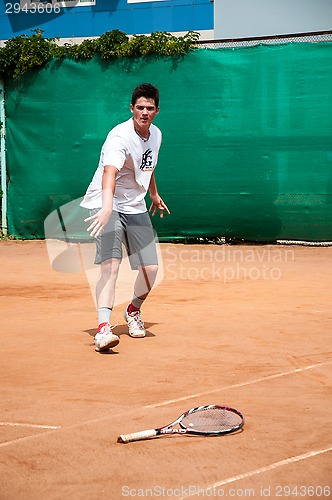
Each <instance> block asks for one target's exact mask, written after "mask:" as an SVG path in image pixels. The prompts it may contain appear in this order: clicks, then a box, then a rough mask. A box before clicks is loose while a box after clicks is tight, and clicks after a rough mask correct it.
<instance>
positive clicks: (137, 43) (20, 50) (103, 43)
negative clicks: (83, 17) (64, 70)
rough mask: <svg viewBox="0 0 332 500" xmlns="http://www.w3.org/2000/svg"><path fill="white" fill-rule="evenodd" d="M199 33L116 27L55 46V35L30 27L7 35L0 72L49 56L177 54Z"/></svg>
mask: <svg viewBox="0 0 332 500" xmlns="http://www.w3.org/2000/svg"><path fill="white" fill-rule="evenodd" d="M198 38H199V34H198V33H196V32H194V31H189V32H188V33H187V34H186V35H184V36H182V37H176V36H174V35H171V34H170V33H166V32H156V33H152V34H151V35H133V36H131V37H129V36H128V35H126V34H125V33H123V32H122V31H119V30H113V31H109V32H107V33H104V34H103V35H101V36H100V37H99V38H96V39H93V40H91V39H86V40H84V41H83V42H82V43H80V44H74V45H72V44H65V45H62V46H60V45H58V44H57V41H58V38H44V37H43V30H41V29H36V30H32V35H30V36H29V35H20V36H17V37H14V38H11V39H10V40H8V41H7V42H6V43H5V46H4V47H2V48H0V74H2V75H3V76H5V77H12V78H18V77H19V76H20V75H22V74H24V73H26V72H27V71H29V70H31V69H33V68H40V67H43V66H45V65H47V63H48V62H49V61H51V60H52V59H53V58H55V59H57V60H61V59H64V58H65V57H67V58H70V59H74V60H89V59H92V58H93V57H95V56H99V57H100V58H101V59H102V60H103V61H110V60H111V59H113V58H117V57H135V56H142V57H144V56H147V55H150V54H160V55H163V56H181V55H183V54H185V53H187V52H189V51H191V50H193V48H194V47H195V42H197V40H198Z"/></svg>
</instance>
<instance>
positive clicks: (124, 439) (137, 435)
mask: <svg viewBox="0 0 332 500" xmlns="http://www.w3.org/2000/svg"><path fill="white" fill-rule="evenodd" d="M157 434H158V432H157V431H156V429H149V430H147V431H140V432H133V433H132V434H121V436H119V437H118V443H130V442H131V441H140V440H141V439H149V438H152V437H154V436H156V435H157Z"/></svg>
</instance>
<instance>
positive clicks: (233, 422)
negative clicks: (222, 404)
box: [181, 408, 243, 433]
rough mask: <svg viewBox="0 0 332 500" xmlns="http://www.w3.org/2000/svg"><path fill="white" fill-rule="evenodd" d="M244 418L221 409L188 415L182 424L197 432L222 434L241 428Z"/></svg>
mask: <svg viewBox="0 0 332 500" xmlns="http://www.w3.org/2000/svg"><path fill="white" fill-rule="evenodd" d="M242 421H243V420H242V418H241V416H240V415H238V414H237V413H235V412H233V411H231V410H227V409H221V408H211V409H207V410H200V411H197V412H195V413H191V414H189V415H186V416H185V417H184V418H183V419H182V421H181V424H182V425H183V426H184V427H186V428H187V429H190V430H192V431H197V432H206V433H209V432H221V431H225V430H228V429H232V428H236V427H238V426H241V424H242Z"/></svg>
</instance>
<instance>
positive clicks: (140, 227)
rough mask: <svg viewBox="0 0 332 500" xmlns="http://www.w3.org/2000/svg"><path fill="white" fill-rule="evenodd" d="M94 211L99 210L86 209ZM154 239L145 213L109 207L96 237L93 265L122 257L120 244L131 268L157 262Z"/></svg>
mask: <svg viewBox="0 0 332 500" xmlns="http://www.w3.org/2000/svg"><path fill="white" fill-rule="evenodd" d="M98 211H99V209H94V210H90V215H95V214H96V213H97V212H98ZM155 238H156V235H155V232H154V230H153V227H152V224H151V220H150V216H149V214H148V212H144V213H142V214H123V213H120V212H115V211H114V210H113V212H112V214H111V217H110V219H109V221H108V223H107V224H106V226H105V228H104V232H103V233H102V235H101V236H98V238H96V247H97V249H96V258H95V264H101V263H102V262H104V261H105V260H108V259H120V260H122V257H123V250H122V245H124V246H125V248H126V251H127V254H128V258H129V262H130V266H131V268H132V269H138V268H139V267H141V266H149V265H150V266H151V265H158V257H157V249H156V242H155Z"/></svg>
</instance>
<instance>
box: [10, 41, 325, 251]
mask: <svg viewBox="0 0 332 500" xmlns="http://www.w3.org/2000/svg"><path fill="white" fill-rule="evenodd" d="M144 81H149V82H151V83H153V84H154V85H156V86H158V87H159V90H160V96H161V100H160V113H159V115H158V116H157V117H156V119H155V124H156V125H157V126H159V127H160V129H161V130H162V133H163V143H162V147H161V151H160V156H159V162H158V166H157V169H156V178H157V183H158V188H159V192H160V194H161V196H162V197H163V199H164V200H165V202H166V203H167V205H168V206H169V208H170V210H171V212H172V213H171V216H169V217H164V219H163V220H159V219H158V220H157V219H156V218H155V219H153V220H154V225H155V228H156V231H157V233H158V236H159V237H160V238H161V239H164V240H165V239H166V240H167V239H172V238H182V237H183V238H189V237H214V236H225V237H229V238H240V239H247V240H255V241H275V240H277V239H300V240H312V241H324V240H331V239H332V113H331V109H332V85H331V82H332V44H331V43H312V44H309V43H308V44H307V43H298V44H286V45H275V46H264V45H261V46H256V47H251V48H238V49H220V50H207V49H198V50H196V51H194V52H193V53H190V54H188V55H186V56H185V57H184V58H183V59H175V58H171V57H166V58H160V57H159V58H158V57H153V56H151V57H148V58H137V59H123V60H121V59H117V60H114V61H112V62H110V63H102V62H101V61H100V60H98V59H93V60H91V61H88V62H80V63H78V62H74V61H71V60H64V61H63V62H62V63H61V64H60V63H58V62H52V63H51V64H50V65H49V66H48V67H47V68H45V69H42V70H40V71H36V72H31V73H29V74H27V75H26V76H25V77H23V78H22V79H20V81H19V82H13V81H11V82H9V83H8V85H7V88H6V114H7V165H8V175H9V179H10V180H9V189H8V224H9V232H10V233H12V234H14V235H15V236H17V237H20V238H26V239H30V238H43V237H45V232H44V220H45V219H46V217H47V216H48V215H49V214H50V213H51V212H53V211H54V210H57V209H60V208H61V207H63V206H64V205H66V204H68V203H69V202H71V201H72V200H80V199H81V198H82V196H83V195H84V192H85V190H86V188H87V186H88V184H89V182H90V180H91V178H92V176H93V173H94V171H95V169H96V167H97V164H98V159H99V154H100V149H101V146H102V144H103V142H104V140H105V138H106V135H107V133H108V132H109V130H110V129H111V128H112V127H113V126H115V125H116V124H117V123H118V122H120V121H124V120H126V119H128V118H129V117H130V116H131V114H130V110H129V104H130V99H131V92H132V90H133V88H134V87H135V86H136V85H137V84H139V83H141V82H144ZM68 206H72V207H73V209H72V215H71V217H72V218H73V219H75V220H79V221H80V222H79V223H78V224H76V225H75V224H74V226H75V227H76V229H75V231H74V233H75V234H70V235H68V236H74V237H75V236H78V237H83V238H85V237H86V231H85V224H84V223H81V222H82V220H83V218H84V217H85V216H86V213H85V211H84V210H83V209H79V208H77V207H78V202H77V203H76V204H73V205H68ZM75 207H76V208H75ZM67 212H68V211H67ZM67 212H66V213H67Z"/></svg>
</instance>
